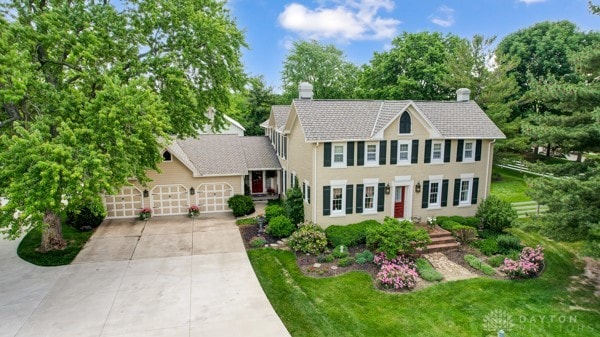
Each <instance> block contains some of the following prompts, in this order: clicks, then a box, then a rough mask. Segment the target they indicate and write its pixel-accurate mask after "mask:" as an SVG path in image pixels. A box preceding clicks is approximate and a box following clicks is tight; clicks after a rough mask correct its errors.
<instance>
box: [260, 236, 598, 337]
mask: <svg viewBox="0 0 600 337" xmlns="http://www.w3.org/2000/svg"><path fill="white" fill-rule="evenodd" d="M513 231H514V232H515V233H516V234H517V235H519V236H520V237H521V239H523V240H524V241H525V242H526V243H528V244H530V245H532V244H535V243H538V242H541V243H542V244H543V246H544V247H546V252H545V253H546V261H547V267H546V271H545V272H544V274H543V275H542V277H540V278H538V279H530V280H522V281H502V280H495V279H489V278H476V279H471V280H464V281H456V282H445V283H441V284H437V285H433V286H430V287H428V288H425V289H423V290H420V291H414V292H410V293H403V294H390V293H385V292H382V291H379V290H376V289H375V288H374V286H373V280H372V279H371V276H370V275H368V274H366V273H360V272H352V273H348V274H345V275H341V276H338V277H330V278H321V279H317V278H310V277H307V276H304V275H303V274H302V273H301V272H300V270H299V269H298V266H297V264H296V262H295V257H294V255H293V254H292V253H291V252H286V251H279V250H272V249H258V250H251V251H248V255H249V257H250V261H251V262H252V265H253V267H254V270H255V272H256V274H257V275H258V278H259V280H260V283H261V284H262V287H263V289H264V290H265V292H266V294H267V296H268V297H269V300H270V301H271V303H272V305H273V307H274V308H275V310H276V311H277V314H278V315H279V316H280V317H281V319H282V320H283V322H284V324H285V325H286V327H287V328H288V330H289V331H290V333H291V334H292V336H294V337H297V336H311V337H312V336H486V335H494V336H495V334H490V333H489V332H488V331H486V330H485V329H484V318H486V315H488V314H490V313H491V312H492V311H493V310H500V311H502V312H506V313H508V315H510V316H511V318H512V321H513V323H514V324H515V325H514V327H513V328H512V329H511V330H510V331H509V333H508V334H507V336H509V337H516V336H598V335H600V301H598V300H597V298H595V297H594V296H593V295H592V289H590V288H586V287H583V286H582V287H574V286H573V285H571V287H570V277H571V276H573V275H578V274H580V273H581V264H580V263H579V262H578V261H576V260H575V256H574V255H573V254H572V253H571V252H570V251H569V250H568V249H567V248H565V246H563V245H561V244H558V243H555V242H553V241H549V240H546V239H544V238H542V237H541V236H539V235H537V234H531V233H525V232H522V231H519V230H513ZM571 288H573V289H574V290H568V289H571ZM542 319H543V320H544V321H543V322H542Z"/></svg>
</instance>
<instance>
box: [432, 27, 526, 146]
mask: <svg viewBox="0 0 600 337" xmlns="http://www.w3.org/2000/svg"><path fill="white" fill-rule="evenodd" d="M495 40H496V37H490V38H485V37H483V36H481V35H474V36H473V38H472V39H471V40H470V41H469V40H461V41H460V42H459V43H458V44H457V45H456V47H455V49H454V50H453V51H452V52H451V53H449V54H448V55H447V58H446V67H447V69H448V73H446V74H444V75H442V76H441V78H440V83H441V85H443V86H444V87H446V88H448V89H449V90H450V91H456V90H457V89H459V88H469V89H470V90H471V94H472V95H471V99H473V100H474V101H475V102H477V104H479V106H480V107H481V108H482V109H483V110H484V111H485V112H486V114H487V115H488V116H489V117H490V118H491V119H492V120H493V121H494V123H495V124H496V125H498V127H499V128H500V129H501V130H502V131H503V132H504V134H506V135H507V140H504V141H501V142H500V146H501V148H503V149H505V150H513V151H516V150H523V149H526V148H527V147H528V146H529V144H528V142H527V141H526V140H524V139H523V137H522V136H520V135H519V131H520V121H519V120H517V121H510V122H509V118H510V116H511V112H512V109H513V108H514V107H515V106H516V104H517V100H516V98H515V95H516V94H517V93H518V90H519V88H518V86H517V82H516V81H515V79H514V76H513V75H509V74H508V72H509V71H511V70H512V68H514V66H515V62H513V61H511V60H500V59H498V58H497V57H496V54H495V50H493V49H492V45H493V44H494V41H495Z"/></svg>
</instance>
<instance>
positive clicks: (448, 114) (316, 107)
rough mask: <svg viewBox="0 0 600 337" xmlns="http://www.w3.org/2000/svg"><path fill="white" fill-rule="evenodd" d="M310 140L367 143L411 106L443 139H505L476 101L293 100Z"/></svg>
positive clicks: (301, 123) (307, 138)
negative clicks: (421, 113) (420, 112)
mask: <svg viewBox="0 0 600 337" xmlns="http://www.w3.org/2000/svg"><path fill="white" fill-rule="evenodd" d="M292 104H293V105H294V107H295V109H296V112H297V114H298V119H299V121H300V125H302V129H303V130H304V135H305V137H306V140H307V141H309V142H310V141H336V140H363V139H364V140H368V139H371V138H372V137H373V136H374V135H376V134H377V133H378V132H379V131H381V130H382V129H383V128H384V127H385V126H387V125H388V124H389V122H390V121H392V120H393V119H394V118H396V117H397V116H398V115H399V114H400V113H402V112H403V111H404V110H405V109H406V108H407V106H408V105H409V104H413V105H414V106H416V107H417V109H419V110H420V111H422V112H423V115H424V118H425V119H426V120H428V121H429V122H430V123H431V124H432V126H433V127H434V128H436V129H437V130H438V131H440V133H441V135H442V137H444V138H505V136H504V134H503V133H502V131H500V129H498V127H497V126H496V125H495V124H494V123H493V122H492V121H491V120H490V119H489V118H488V117H487V115H486V114H485V112H484V111H483V110H481V108H480V107H479V106H478V105H477V104H476V103H475V102H473V101H468V102H421V101H417V102H413V101H410V100H404V101H382V100H308V99H304V100H300V99H297V100H294V101H293V102H292Z"/></svg>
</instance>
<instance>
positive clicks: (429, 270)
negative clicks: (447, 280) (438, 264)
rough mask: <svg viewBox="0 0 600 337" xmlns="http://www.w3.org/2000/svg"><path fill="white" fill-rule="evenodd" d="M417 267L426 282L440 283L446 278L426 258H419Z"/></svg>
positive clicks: (416, 262) (416, 263)
mask: <svg viewBox="0 0 600 337" xmlns="http://www.w3.org/2000/svg"><path fill="white" fill-rule="evenodd" d="M415 265H416V266H417V272H418V273H419V275H420V276H421V278H422V279H424V280H425V281H429V282H439V281H441V280H442V279H443V278H444V275H442V274H441V273H440V272H439V271H437V270H435V268H433V266H432V265H431V264H430V263H429V261H427V260H426V259H424V258H418V259H417V260H416V261H415Z"/></svg>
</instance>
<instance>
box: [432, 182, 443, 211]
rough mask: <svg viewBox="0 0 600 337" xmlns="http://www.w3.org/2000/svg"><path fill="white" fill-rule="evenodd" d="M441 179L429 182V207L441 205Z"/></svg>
mask: <svg viewBox="0 0 600 337" xmlns="http://www.w3.org/2000/svg"><path fill="white" fill-rule="evenodd" d="M441 194H442V181H441V180H437V181H430V182H429V208H439V207H441Z"/></svg>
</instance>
